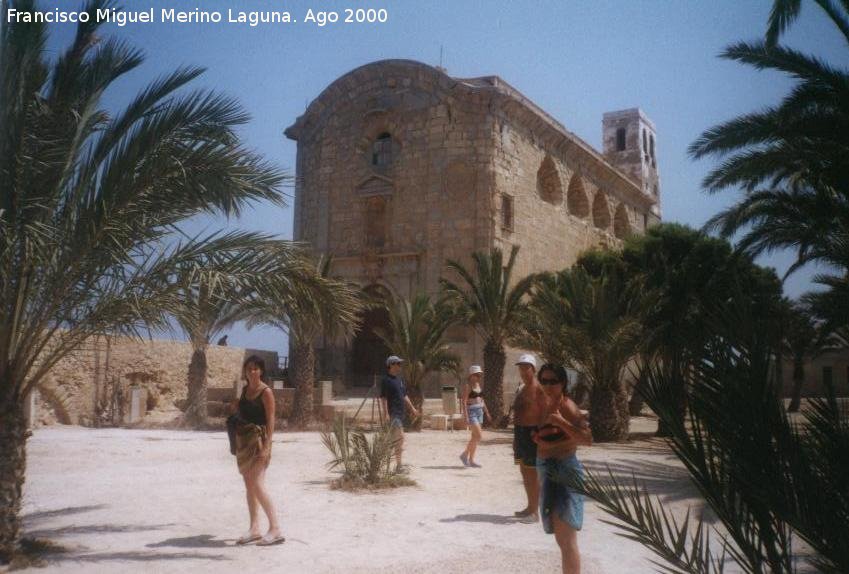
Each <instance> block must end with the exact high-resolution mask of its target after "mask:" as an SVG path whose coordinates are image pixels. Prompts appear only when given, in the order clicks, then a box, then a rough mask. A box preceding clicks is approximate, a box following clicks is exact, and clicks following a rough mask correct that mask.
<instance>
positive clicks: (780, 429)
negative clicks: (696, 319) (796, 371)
mask: <svg viewBox="0 0 849 574" xmlns="http://www.w3.org/2000/svg"><path fill="white" fill-rule="evenodd" d="M740 295H742V294H740ZM712 315H713V321H712V322H710V323H709V324H710V327H709V328H710V331H711V333H712V335H713V336H712V337H711V340H712V343H711V344H710V345H708V346H706V347H704V348H703V349H702V352H701V356H700V359H699V361H698V362H697V363H696V368H695V369H693V370H691V371H689V372H686V373H685V372H683V371H680V370H679V371H677V372H676V371H674V370H673V369H672V368H670V365H659V366H654V367H652V368H651V370H650V372H649V375H648V377H647V381H648V382H647V385H646V390H645V396H646V401H647V402H648V403H649V405H650V406H651V408H652V409H653V410H654V411H655V412H656V413H657V414H658V416H659V417H661V418H662V419H665V420H666V422H667V426H668V427H669V428H670V429H671V438H670V441H671V446H672V451H673V453H674V454H675V455H676V456H677V457H678V458H679V459H680V460H681V462H682V463H683V464H684V466H685V468H686V469H687V471H688V472H689V474H690V476H691V478H692V480H693V482H694V483H695V484H696V486H697V487H698V488H699V490H700V492H701V494H702V495H703V496H704V498H705V501H706V503H707V505H708V506H709V507H710V509H711V511H712V512H711V513H705V514H703V515H702V517H701V518H696V519H693V517H692V516H691V515H688V516H686V517H684V519H683V520H681V519H680V517H677V518H676V517H673V516H672V515H671V514H670V513H669V512H668V511H667V510H666V509H665V508H664V505H663V500H661V499H660V498H659V497H652V496H650V495H649V494H648V493H647V490H645V487H644V486H643V485H641V484H639V483H638V482H637V481H636V480H635V479H633V477H632V476H626V477H617V476H616V475H615V472H614V471H613V470H610V469H608V474H609V480H604V479H603V478H602V477H601V476H598V475H596V474H595V473H594V472H589V473H588V474H587V479H586V481H585V482H584V484H583V485H579V487H580V488H582V489H583V490H584V491H585V492H586V493H587V494H588V495H589V496H590V497H592V498H593V499H595V500H596V501H597V502H598V503H599V506H600V507H601V508H602V509H603V510H604V511H605V512H607V513H608V514H610V515H612V516H613V517H614V518H616V519H617V520H618V523H619V526H620V528H621V530H622V535H623V536H626V537H628V538H630V539H633V540H637V541H639V542H640V543H641V544H643V545H644V546H646V547H648V548H649V549H651V550H652V551H653V552H654V553H655V554H656V555H657V556H658V557H660V558H661V559H662V560H663V561H664V562H665V563H666V565H668V571H670V572H696V573H705V574H708V573H710V574H718V573H720V572H722V571H723V563H722V562H723V559H727V560H730V561H733V562H734V563H736V564H737V566H739V569H740V571H743V572H752V573H765V572H782V573H788V574H789V573H794V572H798V571H799V570H800V569H802V564H801V562H802V561H803V560H804V561H806V562H808V563H809V566H811V567H812V570H816V571H819V572H834V573H837V572H846V571H849V539H847V537H846V536H845V525H846V521H847V520H849V464H847V461H849V418H847V411H846V409H845V408H844V407H841V406H840V405H839V403H838V402H837V400H836V399H835V398H834V394H833V392H832V393H831V394H830V396H829V397H828V398H826V399H816V400H813V401H811V403H810V406H809V408H808V409H806V410H805V412H804V413H803V417H802V420H801V422H794V421H791V420H790V419H789V418H788V416H787V414H786V411H785V410H784V406H783V401H782V399H781V396H780V392H779V391H780V388H779V387H778V386H777V385H776V384H775V381H774V379H773V377H772V375H771V370H772V365H771V362H772V357H773V356H774V354H773V341H772V340H771V339H772V334H771V330H772V329H774V318H772V317H770V316H769V315H768V314H764V313H762V312H761V310H760V309H752V308H751V306H750V305H749V304H748V302H746V301H745V297H742V296H738V297H735V298H734V299H733V302H732V303H731V304H726V305H723V306H722V307H720V308H715V309H713V310H712ZM682 377H689V378H692V379H693V383H694V384H693V385H692V391H691V395H690V409H689V414H688V415H687V416H686V417H684V416H681V413H680V412H679V410H678V408H677V405H676V404H675V402H674V399H673V398H672V397H673V395H672V393H670V390H671V389H673V388H675V387H677V386H680V385H681V382H680V381H676V380H675V379H680V378H682ZM711 515H715V516H716V517H717V518H718V519H719V521H720V522H721V523H722V529H721V531H720V530H717V529H715V528H712V527H710V526H709V524H708V523H707V522H706V520H710V518H707V517H708V516H711ZM714 534H718V535H717V536H715V535H714ZM800 548H804V550H800ZM727 565H728V564H724V566H726V567H727ZM664 569H665V570H666V568H664Z"/></svg>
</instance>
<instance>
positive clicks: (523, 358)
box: [516, 353, 537, 368]
mask: <svg viewBox="0 0 849 574" xmlns="http://www.w3.org/2000/svg"><path fill="white" fill-rule="evenodd" d="M516 364H517V365H530V366H532V367H533V368H536V366H537V359H536V357H534V356H533V355H531V354H530V353H525V354H524V355H519V360H518V361H516Z"/></svg>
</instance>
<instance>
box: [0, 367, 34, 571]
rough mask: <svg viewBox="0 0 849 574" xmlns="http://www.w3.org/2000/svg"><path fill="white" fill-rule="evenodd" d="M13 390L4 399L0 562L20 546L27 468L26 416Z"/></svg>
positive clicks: (0, 449) (0, 442) (1, 412)
mask: <svg viewBox="0 0 849 574" xmlns="http://www.w3.org/2000/svg"><path fill="white" fill-rule="evenodd" d="M6 385H8V386H11V385H9V383H8V382H6V383H5V384H4V386H6ZM8 386H7V388H8ZM10 394H11V393H4V395H5V396H3V397H2V402H0V564H3V563H4V562H9V561H10V560H11V559H12V555H13V554H15V552H17V550H18V540H19V538H20V531H21V519H20V511H21V499H22V495H23V487H24V478H25V475H26V468H27V458H26V442H27V435H28V431H27V422H26V417H25V416H24V409H23V404H22V402H21V401H20V400H16V399H15V398H14V397H12V396H10Z"/></svg>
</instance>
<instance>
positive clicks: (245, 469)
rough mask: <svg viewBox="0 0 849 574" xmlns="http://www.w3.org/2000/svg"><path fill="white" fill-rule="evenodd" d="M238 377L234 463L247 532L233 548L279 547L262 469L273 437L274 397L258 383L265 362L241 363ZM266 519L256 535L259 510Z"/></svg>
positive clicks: (254, 359)
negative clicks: (244, 502) (239, 479)
mask: <svg viewBox="0 0 849 574" xmlns="http://www.w3.org/2000/svg"><path fill="white" fill-rule="evenodd" d="M242 374H243V376H244V378H245V381H246V382H247V384H246V385H245V386H244V387H243V388H242V395H241V397H240V398H239V404H238V409H239V417H240V419H241V421H242V424H240V425H239V427H238V430H237V434H236V461H237V463H238V465H239V472H240V473H241V474H242V478H244V480H245V489H246V491H247V499H248V512H249V514H250V520H251V522H250V529H249V530H248V533H247V534H246V535H245V536H242V537H241V538H239V540H238V541H237V544H249V543H251V542H256V543H257V545H258V546H268V545H271V544H279V543H280V542H283V540H284V538H283V536H282V535H281V533H280V524H279V523H278V522H277V511H276V510H275V508H274V503H273V502H272V501H271V497H270V496H269V495H268V490H266V488H265V469H266V468H268V463H269V462H270V461H271V439H272V434H273V433H274V393H273V392H272V390H271V388H269V387H268V385H266V384H265V383H263V382H262V380H263V378H265V361H263V360H262V359H261V358H260V357H258V356H256V355H252V356H250V357H248V358H247V359H245V362H244V364H243V365H242ZM260 506H261V507H262V509H263V510H264V511H265V515H266V516H267V517H268V532H266V534H265V536H263V535H261V534H260V528H259V512H258V511H259V507H260Z"/></svg>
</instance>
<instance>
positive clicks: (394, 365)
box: [380, 355, 419, 471]
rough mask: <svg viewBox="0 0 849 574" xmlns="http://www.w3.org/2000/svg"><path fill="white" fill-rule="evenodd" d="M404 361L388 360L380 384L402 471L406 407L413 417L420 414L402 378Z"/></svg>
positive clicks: (396, 461) (392, 358) (399, 359)
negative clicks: (408, 394)
mask: <svg viewBox="0 0 849 574" xmlns="http://www.w3.org/2000/svg"><path fill="white" fill-rule="evenodd" d="M403 363H404V360H403V359H402V358H401V357H397V356H395V355H392V356H390V357H389V358H387V359H386V375H384V376H383V380H382V381H381V383H380V398H381V403H382V405H383V408H384V410H385V412H386V413H387V414H388V415H389V428H390V432H391V437H392V439H393V440H394V441H396V442H395V464H396V465H397V468H398V470H399V471H400V470H402V467H401V457H402V454H403V451H404V407H407V408H409V409H410V412H411V413H412V415H413V417H417V416H419V412H418V411H417V410H416V407H414V406H413V403H412V402H411V401H410V397H408V396H407V386H406V385H405V384H404V380H403V379H402V378H401V365H402V364H403Z"/></svg>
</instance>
